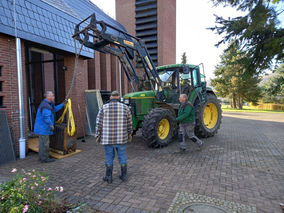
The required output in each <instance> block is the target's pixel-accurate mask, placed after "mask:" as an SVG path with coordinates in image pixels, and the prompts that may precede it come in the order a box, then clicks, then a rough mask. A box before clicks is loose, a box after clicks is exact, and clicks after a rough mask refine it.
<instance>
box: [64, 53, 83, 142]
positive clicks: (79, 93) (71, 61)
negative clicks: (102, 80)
mask: <svg viewBox="0 0 284 213" xmlns="http://www.w3.org/2000/svg"><path fill="white" fill-rule="evenodd" d="M74 65H75V56H73V55H72V56H65V57H64V66H66V67H67V71H66V72H65V85H66V86H65V89H66V94H67V92H68V91H69V88H70V85H71V82H72V77H73V72H74ZM59 87H60V85H59ZM87 89H88V62H87V60H84V59H83V58H79V60H78V71H77V75H76V80H75V83H74V86H73V88H72V92H71V96H70V99H71V100H72V111H73V114H74V120H75V123H76V129H77V136H78V137H82V136H83V135H84V131H83V130H84V129H83V128H85V124H86V122H85V121H86V109H85V90H87ZM78 105H79V106H78ZM79 107H80V111H81V116H80V114H79Z"/></svg>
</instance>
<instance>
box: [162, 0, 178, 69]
mask: <svg viewBox="0 0 284 213" xmlns="http://www.w3.org/2000/svg"><path fill="white" fill-rule="evenodd" d="M175 63H176V0H158V65H159V66H161V65H166V64H175Z"/></svg>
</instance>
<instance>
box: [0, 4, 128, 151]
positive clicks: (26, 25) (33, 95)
mask: <svg viewBox="0 0 284 213" xmlns="http://www.w3.org/2000/svg"><path fill="white" fill-rule="evenodd" d="M94 12H95V13H96V15H97V18H98V19H99V20H104V21H105V22H107V23H109V24H112V25H114V26H116V27H118V28H120V29H122V30H125V28H124V27H123V26H122V25H120V24H119V23H118V22H116V21H115V20H113V19H112V18H110V17H109V16H107V15H106V14H104V13H103V12H102V11H101V10H100V9H99V8H98V7H97V6H96V5H94V4H92V3H91V2H90V1H89V0H56V1H54V0H37V1H34V0H17V1H15V5H13V1H12V0H1V1H0V110H5V111H6V112H7V116H8V121H9V125H10V127H11V129H12V130H13V131H12V132H13V135H14V139H15V140H14V141H15V142H16V149H17V150H16V151H17V153H18V151H19V150H18V149H19V148H18V144H17V143H18V139H19V132H20V130H19V96H18V76H17V60H16V46H15V35H17V36H18V38H20V39H21V56H22V57H21V58H22V71H23V82H22V83H23V100H24V122H25V136H26V139H28V135H29V133H31V132H32V131H33V125H34V120H35V115H36V110H37V107H38V105H39V104H40V102H41V101H42V99H43V94H44V91H45V90H52V91H54V92H55V95H56V103H60V102H62V101H63V100H64V98H65V95H66V93H67V91H68V90H69V88H70V84H71V81H72V76H73V70H74V62H75V54H74V41H73V39H72V34H73V32H74V27H75V24H77V23H78V22H80V21H81V20H82V19H84V18H86V17H87V16H89V15H90V14H92V13H94ZM15 18H16V22H15V21H14V20H15ZM78 46H79V44H78ZM87 89H101V90H114V89H119V79H118V63H117V60H116V59H115V58H114V56H110V55H105V54H102V53H98V52H95V53H94V52H93V51H92V50H90V49H87V48H83V50H82V52H81V56H80V58H79V65H78V73H77V78H76V81H75V85H74V88H73V90H72V94H71V100H72V106H73V107H72V108H73V113H74V117H75V122H76V125H77V131H78V136H82V135H83V127H82V126H80V124H82V123H84V122H79V114H78V105H79V104H80V106H81V107H80V108H81V111H82V114H83V115H85V107H84V104H85V98H84V97H85V95H84V91H85V90H87ZM122 90H123V93H125V92H127V91H128V83H127V80H126V77H125V76H124V75H123V76H122ZM83 119H84V118H83ZM0 142H1V140H0ZM26 150H27V149H26Z"/></svg>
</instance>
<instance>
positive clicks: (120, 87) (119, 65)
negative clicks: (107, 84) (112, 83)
mask: <svg viewBox="0 0 284 213" xmlns="http://www.w3.org/2000/svg"><path fill="white" fill-rule="evenodd" d="M118 74H119V93H120V98H121V97H122V82H121V81H122V79H121V78H122V76H121V63H120V61H118Z"/></svg>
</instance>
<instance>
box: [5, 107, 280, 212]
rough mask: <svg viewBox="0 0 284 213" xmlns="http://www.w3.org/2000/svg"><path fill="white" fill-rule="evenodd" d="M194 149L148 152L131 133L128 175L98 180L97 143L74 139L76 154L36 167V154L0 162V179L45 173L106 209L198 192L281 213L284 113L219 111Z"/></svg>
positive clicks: (70, 195) (148, 206)
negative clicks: (14, 171)
mask: <svg viewBox="0 0 284 213" xmlns="http://www.w3.org/2000/svg"><path fill="white" fill-rule="evenodd" d="M204 141H205V145H204V147H203V149H202V151H199V150H198V148H197V147H196V146H195V144H193V143H188V153H187V154H183V155H182V154H174V151H175V150H176V149H177V148H178V143H177V142H173V143H171V144H170V145H169V146H167V147H165V148H163V149H150V148H147V147H146V145H145V144H144V143H143V141H142V139H141V137H140V136H139V135H137V136H135V137H134V142H133V143H131V144H129V145H128V148H127V151H128V158H129V180H128V181H127V182H125V183H122V182H121V181H120V180H119V179H118V175H119V165H118V162H117V160H116V162H115V166H114V167H115V169H114V182H113V184H111V185H108V184H106V183H104V182H103V181H102V176H103V174H104V169H105V168H104V152H103V147H101V146H99V145H96V144H95V140H94V139H93V138H88V139H87V143H82V142H80V141H79V142H78V147H79V148H80V149H82V150H83V152H82V153H80V154H77V155H74V156H72V157H69V158H66V159H61V160H57V161H56V162H54V163H50V164H40V163H39V162H38V161H37V159H38V156H37V154H34V153H29V155H28V156H27V158H26V159H24V160H17V162H15V163H10V164H5V165H2V166H0V180H5V179H8V178H9V177H10V175H11V173H10V170H11V168H14V167H16V168H18V169H21V168H24V169H39V170H45V171H46V172H47V174H48V175H49V176H50V184H51V185H54V186H55V185H62V186H63V187H64V192H63V193H62V194H60V196H61V198H64V199H67V200H69V201H71V202H74V203H75V202H78V201H80V202H87V203H88V204H89V205H90V206H91V207H93V208H95V209H98V210H102V211H106V212H115V213H116V212H145V213H146V212H166V211H167V209H168V208H169V206H170V205H171V203H172V201H173V199H174V198H175V196H176V194H177V193H178V192H186V193H193V194H199V195H205V196H209V197H212V198H216V199H221V200H226V201H229V202H230V201H232V202H237V203H240V204H244V205H248V206H252V207H256V209H257V212H269V213H270V212H281V210H280V207H279V203H280V202H284V113H241V114H240V113H234V112H226V113H224V117H223V123H222V127H221V129H220V130H219V132H218V134H217V135H216V136H215V137H212V138H208V139H205V140H204Z"/></svg>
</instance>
